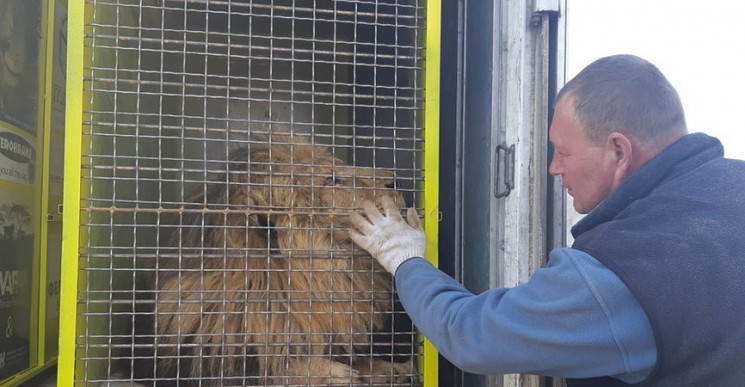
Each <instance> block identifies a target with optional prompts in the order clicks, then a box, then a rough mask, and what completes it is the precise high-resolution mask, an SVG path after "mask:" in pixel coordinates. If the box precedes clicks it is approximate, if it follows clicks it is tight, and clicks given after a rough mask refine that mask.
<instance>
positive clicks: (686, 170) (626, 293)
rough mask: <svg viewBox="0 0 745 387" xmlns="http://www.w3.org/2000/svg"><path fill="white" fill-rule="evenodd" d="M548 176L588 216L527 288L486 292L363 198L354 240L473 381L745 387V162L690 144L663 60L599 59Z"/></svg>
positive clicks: (575, 88) (563, 111) (557, 128)
mask: <svg viewBox="0 0 745 387" xmlns="http://www.w3.org/2000/svg"><path fill="white" fill-rule="evenodd" d="M549 139H550V141H551V143H552V144H553V146H554V149H555V153H554V157H553V160H552V162H551V165H550V167H549V172H550V173H551V174H552V175H555V176H561V177H562V178H563V184H564V186H565V187H566V188H567V190H568V193H569V195H571V196H572V197H573V198H574V207H575V209H576V210H577V211H578V212H580V213H585V214H587V216H585V217H584V218H583V219H582V220H581V221H580V222H578V223H577V224H576V225H575V226H574V227H573V228H572V234H573V235H574V237H575V242H574V244H573V246H572V247H571V248H561V249H556V250H554V251H552V252H551V253H550V255H549V260H548V263H547V265H546V267H545V268H542V269H539V270H537V271H536V272H535V273H534V274H533V276H532V277H531V279H530V281H529V282H528V283H526V284H524V285H522V286H518V287H515V288H498V289H491V290H489V291H486V292H484V293H482V294H478V295H473V294H471V293H470V292H468V291H467V290H466V289H465V288H463V287H462V286H461V285H460V284H458V283H457V282H455V281H454V280H453V279H451V278H450V277H448V276H447V275H445V274H444V273H442V272H440V271H438V270H437V269H436V268H434V267H433V266H432V265H431V264H429V263H428V262H427V261H426V260H424V259H423V258H421V257H423V256H424V253H425V251H424V249H425V236H424V232H423V231H422V228H421V226H420V224H419V219H418V217H417V215H416V212H415V211H413V209H409V211H408V213H407V219H406V220H404V219H403V218H402V217H401V215H400V214H399V212H398V209H397V208H396V207H395V205H394V204H393V203H392V202H390V201H384V202H383V210H384V211H383V214H381V213H380V212H379V211H378V209H376V208H375V206H374V205H373V204H372V203H369V202H367V203H364V204H363V208H364V211H365V214H366V218H363V217H362V216H360V215H358V214H355V215H352V218H351V220H352V224H353V225H354V229H352V230H350V235H351V237H352V238H353V240H354V241H355V243H357V244H358V245H359V246H361V247H362V248H364V249H365V250H367V251H369V252H370V253H371V254H372V255H373V256H374V257H375V258H376V259H377V260H378V261H379V262H380V263H381V264H382V265H383V266H384V267H385V268H386V269H387V270H388V271H390V272H391V273H393V274H394V275H395V280H396V287H397V290H398V293H399V296H400V298H401V302H402V303H403V305H404V307H405V308H406V311H407V312H408V313H409V315H410V316H411V318H412V321H413V322H414V323H415V324H416V325H417V327H418V328H419V330H420V331H421V332H422V333H423V334H424V335H425V336H426V337H427V338H428V339H429V340H430V341H431V342H432V343H433V344H434V345H435V346H436V347H437V348H438V350H439V351H440V353H441V354H442V355H443V356H445V357H446V358H448V359H449V360H450V361H451V362H453V364H455V365H456V366H458V367H460V368H462V369H463V370H465V371H469V372H474V373H481V374H502V373H531V374H539V375H547V376H558V377H564V378H568V379H569V380H568V383H569V385H570V386H583V385H587V386H616V385H629V384H632V385H633V384H638V385H644V386H675V387H680V386H736V385H743V383H745V235H743V234H745V162H743V161H736V160H729V159H725V158H723V150H722V146H721V144H720V143H719V141H718V140H717V139H715V138H712V137H709V136H706V135H704V134H687V128H686V124H685V118H684V114H683V108H682V105H681V103H680V99H679V97H678V95H677V93H676V91H675V90H674V88H673V87H672V86H671V85H670V83H669V82H668V81H667V80H666V79H665V77H664V76H663V75H662V73H661V72H660V71H659V70H658V69H657V68H656V67H655V66H654V65H652V64H651V63H649V62H647V61H645V60H643V59H641V58H638V57H635V56H630V55H617V56H610V57H606V58H601V59H599V60H597V61H595V62H593V63H592V64H590V65H589V66H588V67H586V68H585V69H584V70H583V71H582V72H581V73H580V74H578V75H577V76H576V77H575V78H574V79H572V80H571V81H570V82H569V83H567V84H566V86H565V87H564V88H563V89H562V91H561V92H560V93H559V95H558V96H557V98H556V109H555V113H554V117H553V122H552V124H551V128H550V131H549Z"/></svg>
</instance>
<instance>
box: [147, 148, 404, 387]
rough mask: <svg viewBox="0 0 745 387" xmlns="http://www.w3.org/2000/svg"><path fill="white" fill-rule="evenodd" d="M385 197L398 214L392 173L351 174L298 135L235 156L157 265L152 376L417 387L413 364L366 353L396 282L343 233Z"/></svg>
mask: <svg viewBox="0 0 745 387" xmlns="http://www.w3.org/2000/svg"><path fill="white" fill-rule="evenodd" d="M254 140H255V138H254ZM383 196H388V197H390V198H392V199H393V200H394V202H396V204H397V205H399V206H401V205H403V204H404V203H403V201H404V200H403V198H402V196H401V194H400V193H399V192H397V191H396V187H395V183H394V174H393V172H391V171H389V170H383V169H379V168H365V167H357V166H349V165H346V164H345V163H344V162H342V161H341V160H340V159H338V158H336V157H334V156H332V155H331V154H330V152H329V150H328V149H327V148H326V147H324V146H321V145H317V144H311V143H310V142H309V141H308V140H306V139H303V138H300V137H298V136H284V135H283V136H279V135H270V136H267V137H266V138H263V139H262V140H261V141H251V142H250V143H249V144H248V145H247V146H244V147H241V148H238V149H236V150H234V151H233V152H231V155H230V160H229V168H228V172H227V173H225V174H223V175H221V176H218V177H217V178H216V179H214V181H213V182H210V183H208V184H206V185H205V186H204V187H203V189H202V190H201V191H200V192H198V193H197V194H196V195H195V196H194V197H193V198H191V200H189V204H187V205H185V206H184V208H183V211H182V212H183V214H184V215H183V216H184V217H185V218H188V219H189V220H188V221H184V222H182V226H181V231H180V232H178V233H177V237H176V242H177V245H178V246H179V254H178V256H177V257H173V258H171V259H167V258H162V259H159V260H160V261H159V263H158V267H157V268H156V269H157V275H156V281H157V282H156V289H157V291H156V292H155V300H154V304H155V307H154V315H155V326H154V333H155V334H154V343H153V353H154V356H155V362H156V363H155V373H156V374H157V375H158V378H160V377H164V378H176V379H175V380H178V381H179V382H182V383H183V382H187V383H189V381H191V382H194V383H201V384H213V385H217V384H225V383H228V384H231V383H232V384H255V385H313V384H323V385H329V384H339V385H353V384H357V385H358V384H361V383H408V382H411V381H413V380H414V376H415V375H414V373H413V372H414V370H413V367H412V361H411V359H409V360H408V361H406V362H390V361H388V360H391V358H390V357H388V360H384V359H382V358H380V357H376V356H374V355H373V351H372V350H371V348H372V346H373V344H372V337H373V334H374V332H376V331H380V330H382V329H383V328H385V322H386V317H387V315H388V314H389V313H390V312H391V309H392V305H393V302H392V294H391V293H392V278H391V276H390V275H389V274H388V273H386V272H385V270H384V269H383V268H382V267H381V266H379V264H378V263H377V262H376V261H375V260H374V259H373V258H372V257H370V256H369V255H368V254H367V253H366V252H364V251H363V250H361V249H359V248H357V249H355V248H354V246H353V243H352V241H351V239H350V238H349V236H348V232H347V230H348V228H349V226H350V225H349V224H348V215H349V213H350V212H351V211H356V210H357V209H358V208H359V205H360V204H361V203H362V201H363V200H366V199H367V200H374V201H376V202H377V203H379V201H380V199H381V198H382V197H383ZM172 380H174V379H172ZM231 381H232V382H231Z"/></svg>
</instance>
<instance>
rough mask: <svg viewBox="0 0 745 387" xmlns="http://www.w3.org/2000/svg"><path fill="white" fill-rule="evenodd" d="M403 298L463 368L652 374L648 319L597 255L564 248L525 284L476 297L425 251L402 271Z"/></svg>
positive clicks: (637, 377) (628, 377) (632, 376)
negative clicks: (426, 254)
mask: <svg viewBox="0 0 745 387" xmlns="http://www.w3.org/2000/svg"><path fill="white" fill-rule="evenodd" d="M396 288H397V291H398V294H399V297H400V299H401V303H402V304H403V306H404V308H405V309H406V311H407V313H408V314H409V316H410V317H411V319H412V321H413V322H414V324H415V325H416V326H417V328H418V329H419V330H420V331H421V332H422V333H423V334H424V336H426V337H427V338H428V339H429V340H430V341H431V342H432V344H433V345H434V346H435V347H436V348H437V349H438V350H439V351H440V353H441V354H442V355H443V356H444V357H445V358H447V359H448V360H449V361H450V362H452V363H453V364H454V365H455V366H457V367H458V368H461V369H463V370H464V371H468V372H472V373H479V374H506V373H529V374H538V375H546V376H556V377H567V378H586V377H597V376H611V377H616V378H618V379H621V380H622V381H625V382H627V383H634V382H639V381H642V380H643V379H645V378H646V377H647V376H648V375H649V373H650V372H651V370H652V368H653V367H654V364H655V361H656V358H657V352H656V347H655V342H654V336H653V334H652V328H651V325H650V323H649V319H648V318H647V316H646V314H645V313H644V311H643V310H642V308H641V306H640V305H639V303H638V301H637V300H636V298H635V297H634V296H633V295H632V294H631V291H630V290H629V289H628V287H626V285H625V284H624V283H623V282H622V281H621V280H620V279H619V278H618V277H617V276H616V275H615V274H614V273H613V272H612V271H611V270H610V269H608V268H607V267H606V266H604V265H603V264H602V263H600V262H599V261H598V260H596V259H594V258H593V257H591V256H590V255H588V254H586V253H583V252H581V251H578V250H574V249H570V248H563V249H556V250H554V251H552V252H551V254H550V257H549V262H548V264H547V266H546V267H545V268H541V269H539V270H537V271H536V272H535V273H534V274H533V275H532V277H531V279H530V280H529V282H527V283H526V284H523V285H521V286H517V287H514V288H494V289H490V290H488V291H485V292H483V293H481V294H477V295H474V294H472V293H470V292H469V291H468V290H466V289H465V288H464V287H463V286H462V285H461V284H459V283H458V282H456V281H455V280H453V279H452V278H451V277H449V276H448V275H446V274H444V273H443V272H441V271H439V270H438V269H436V268H435V267H434V266H432V265H431V264H430V263H429V262H427V261H426V260H424V259H421V258H415V259H410V260H408V261H406V262H404V264H402V265H401V266H400V267H399V268H398V270H397V271H396Z"/></svg>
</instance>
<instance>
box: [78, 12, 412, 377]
mask: <svg viewBox="0 0 745 387" xmlns="http://www.w3.org/2000/svg"><path fill="white" fill-rule="evenodd" d="M86 7H87V9H88V12H89V15H90V16H89V18H88V20H89V21H88V22H87V23H86V26H85V31H86V36H85V48H86V51H85V52H86V55H87V63H88V64H87V65H86V68H85V69H84V74H85V80H84V87H85V100H86V109H85V111H84V123H83V128H84V133H83V134H84V144H83V152H82V160H81V167H82V171H83V173H82V176H83V180H82V183H83V185H82V186H83V187H84V188H83V189H82V191H83V192H82V195H81V222H82V230H83V233H82V237H81V244H80V252H79V268H80V269H79V273H80V278H81V281H80V285H79V291H78V304H79V307H78V320H79V321H80V325H81V326H82V328H81V329H80V330H79V331H80V332H79V334H78V336H77V340H76V342H77V349H76V364H77V365H76V368H77V369H78V370H79V371H80V372H78V373H77V376H76V384H80V385H84V384H85V385H87V384H93V385H96V384H102V385H103V384H105V383H106V382H112V381H122V382H137V383H140V384H145V385H329V384H332V385H336V384H338V385H419V384H422V380H421V377H420V375H419V372H418V366H417V363H418V360H420V357H421V352H422V351H421V347H422V343H421V341H420V338H419V337H418V336H417V335H416V333H415V329H414V327H413V326H412V325H411V322H410V321H409V320H408V318H407V317H406V315H405V313H404V312H403V310H402V308H401V306H400V304H399V303H398V300H397V298H396V297H395V294H394V291H393V287H392V279H391V277H390V275H388V274H387V273H385V271H384V270H383V269H382V268H381V267H380V266H379V265H378V264H377V263H375V262H374V261H373V260H372V259H371V258H370V257H369V256H368V255H367V254H366V253H364V252H363V251H361V250H359V249H355V247H354V245H353V244H352V243H351V241H350V240H349V238H348V236H347V230H348V227H349V225H348V223H347V216H348V214H349V213H350V212H351V211H355V210H357V209H359V207H360V204H361V202H362V201H363V200H365V199H369V200H375V201H377V202H378V203H379V201H380V200H381V198H383V197H386V196H387V197H389V198H391V199H393V200H394V201H395V202H396V203H398V204H399V206H404V205H408V206H411V205H415V204H416V203H417V198H418V197H419V196H420V194H421V187H422V181H421V180H422V179H421V176H422V172H423V170H422V169H423V168H422V160H421V159H422V154H421V150H422V148H423V145H422V116H421V115H422V102H423V101H422V95H423V87H422V84H421V80H422V79H423V77H422V75H423V65H424V63H423V62H424V61H423V57H424V52H423V46H422V40H423V36H424V33H423V31H424V25H425V20H424V5H423V0H400V1H395V0H389V1H304V0H273V1H272V0H263V1H206V0H189V1H186V0H181V1H175V0H174V1H171V0H160V1H156V0H149V1H148V0H142V1H136V0H130V1H125V0H119V1H116V0H108V1H98V0H95V1H94V0H88V1H87V2H86Z"/></svg>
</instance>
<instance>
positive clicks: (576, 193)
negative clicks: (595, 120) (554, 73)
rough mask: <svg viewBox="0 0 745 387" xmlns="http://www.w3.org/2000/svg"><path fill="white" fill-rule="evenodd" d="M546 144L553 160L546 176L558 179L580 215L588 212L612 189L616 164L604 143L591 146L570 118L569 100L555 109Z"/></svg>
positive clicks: (577, 123)
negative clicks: (551, 145) (551, 146)
mask: <svg viewBox="0 0 745 387" xmlns="http://www.w3.org/2000/svg"><path fill="white" fill-rule="evenodd" d="M549 140H550V141H551V143H552V144H553V146H554V157H553V160H551V165H550V166H549V168H548V172H549V173H550V174H552V175H554V176H557V175H560V176H561V177H562V181H563V184H564V187H566V188H567V192H568V193H569V195H571V196H572V198H574V209H575V210H576V211H577V212H579V213H580V214H586V213H588V212H590V211H592V210H593V209H594V208H595V207H596V206H597V205H598V204H600V202H601V201H603V200H604V199H605V198H606V197H608V195H610V193H611V191H613V189H614V188H615V186H614V185H615V184H614V175H615V173H616V163H615V157H614V152H613V150H612V148H611V147H609V146H608V144H607V143H601V144H597V145H594V144H592V143H591V142H590V140H589V139H588V137H587V134H586V132H585V128H584V127H582V125H581V124H580V123H579V122H578V121H577V120H575V118H574V106H573V102H572V98H571V96H568V98H564V99H562V100H561V101H559V103H558V104H557V105H556V109H555V111H554V118H553V122H552V123H551V129H550V131H549Z"/></svg>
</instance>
